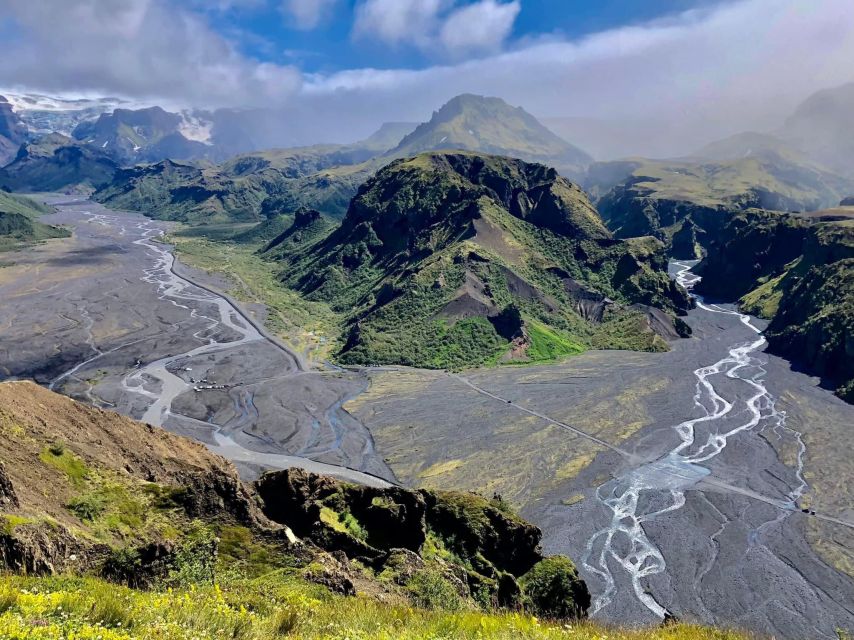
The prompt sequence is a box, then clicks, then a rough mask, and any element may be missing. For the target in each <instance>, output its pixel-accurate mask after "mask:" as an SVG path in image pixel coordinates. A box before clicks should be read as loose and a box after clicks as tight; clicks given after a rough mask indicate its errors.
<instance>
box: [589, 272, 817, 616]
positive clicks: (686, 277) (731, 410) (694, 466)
mask: <svg viewBox="0 0 854 640" xmlns="http://www.w3.org/2000/svg"><path fill="white" fill-rule="evenodd" d="M674 264H675V266H676V267H677V271H676V273H675V277H676V280H677V281H678V282H679V284H681V285H682V286H684V287H685V288H686V289H688V290H689V291H690V290H691V289H692V288H693V286H694V285H695V284H696V283H697V282H698V281H699V279H700V278H699V276H697V275H695V274H693V273H691V267H692V266H693V265H694V264H696V263H691V262H675V263H674ZM696 302H697V307H698V308H699V309H702V310H703V311H705V312H707V313H710V314H726V315H731V316H736V317H737V318H738V319H739V320H740V321H741V322H742V323H743V324H744V325H745V326H747V327H749V328H750V329H751V331H752V332H753V333H755V334H756V336H757V337H756V339H755V340H753V341H749V342H744V343H738V344H735V345H733V346H732V347H731V348H730V349H729V353H728V355H727V356H726V357H724V358H721V359H720V360H718V361H717V362H715V363H713V364H710V365H708V366H703V367H700V368H699V369H696V370H695V371H694V376H695V377H696V386H695V393H694V397H693V402H694V406H695V407H696V409H697V412H698V413H699V416H698V417H696V418H691V419H690V420H685V421H684V422H681V423H679V424H677V425H675V426H674V427H673V430H674V432H675V433H676V435H677V436H678V440H677V442H678V444H676V446H675V447H674V448H673V449H672V450H671V451H669V452H668V453H667V454H666V455H664V456H663V457H661V458H659V459H657V460H655V461H653V462H650V463H648V464H645V465H643V466H640V467H637V468H634V469H631V470H630V471H628V472H626V473H625V474H623V475H621V476H619V477H617V478H615V479H613V480H611V481H609V482H607V483H605V484H604V485H602V486H600V487H599V488H598V489H597V491H596V498H597V500H598V501H599V502H600V503H601V504H602V505H604V506H605V507H606V508H607V509H608V510H609V511H610V512H611V513H612V518H611V522H610V523H609V525H608V526H607V527H606V528H604V529H601V530H600V531H597V532H596V533H595V534H594V535H593V536H592V537H591V538H590V540H589V541H588V543H587V548H586V553H585V555H584V558H583V564H584V567H585V568H586V569H587V571H589V572H590V573H592V574H593V575H595V576H597V577H599V578H600V579H601V580H602V583H603V590H602V591H601V592H600V593H599V594H598V596H597V597H596V599H595V601H594V602H593V607H592V613H594V614H595V613H596V612H597V611H599V610H601V609H602V608H604V607H606V606H607V605H609V604H611V603H612V601H613V599H614V597H615V595H616V592H617V588H616V581H615V579H614V575H613V571H614V569H612V567H614V566H616V567H618V570H620V571H623V572H625V574H626V575H627V576H628V577H629V579H630V581H631V585H632V588H633V591H634V595H635V596H636V597H637V599H638V600H640V602H641V603H643V605H644V606H645V607H647V608H648V609H649V610H650V611H651V612H652V613H653V614H654V615H656V616H658V617H660V618H664V617H665V616H667V615H668V614H669V613H670V612H668V611H667V610H666V609H665V608H664V607H663V606H662V605H661V604H659V603H658V602H657V601H656V600H655V598H654V597H653V595H652V594H651V593H650V592H649V591H647V590H646V588H645V586H644V584H643V583H642V581H643V580H644V579H645V578H648V577H650V576H652V575H655V574H660V573H663V572H664V571H665V570H666V569H667V564H666V562H665V559H664V556H663V554H662V552H661V550H660V549H658V548H657V547H656V545H655V544H654V543H653V542H652V541H651V540H650V539H649V537H648V536H647V534H646V532H645V531H644V526H643V525H644V523H646V522H649V521H650V520H652V519H654V518H657V517H659V516H662V515H664V514H666V513H669V512H673V511H676V510H678V509H681V508H682V507H683V506H684V505H685V490H686V489H688V488H690V487H694V486H695V485H697V484H698V483H699V482H700V481H703V480H707V479H709V475H710V471H709V469H708V468H707V467H706V466H704V464H705V463H708V462H709V461H711V460H712V459H713V458H715V457H716V456H718V455H720V454H721V452H723V451H724V449H725V448H726V447H727V445H728V444H730V442H731V441H733V440H734V439H735V438H737V437H738V436H739V434H741V433H743V432H745V431H750V430H756V429H760V430H762V429H770V430H773V431H774V432H776V433H778V434H780V433H781V432H782V431H784V430H785V431H786V432H787V433H788V435H789V436H790V437H793V438H794V440H795V441H796V442H797V447H798V454H797V467H796V469H795V474H794V477H795V479H796V481H795V484H794V485H793V486H792V487H791V488H790V490H789V491H788V494H787V496H786V498H785V499H783V500H780V499H769V500H768V501H770V502H772V503H776V504H777V506H778V507H779V509H780V514H779V516H778V519H777V521H779V520H781V519H783V518H785V517H786V516H787V515H788V514H789V513H791V512H794V511H796V510H797V509H798V500H799V499H800V498H801V496H802V495H803V492H804V490H805V489H806V487H807V483H806V481H805V480H804V477H803V465H804V453H805V451H806V448H805V446H804V443H803V441H802V439H801V434H800V433H798V432H797V431H794V430H792V429H789V428H788V427H787V426H786V414H785V413H784V412H782V411H779V410H778V409H777V408H776V401H775V398H774V396H773V395H772V393H771V392H770V391H769V390H768V388H767V386H766V384H765V381H764V376H765V374H766V370H765V368H764V366H763V365H764V362H763V360H762V359H761V358H760V356H759V352H760V349H762V347H764V346H765V344H766V341H765V338H764V337H762V335H761V331H760V329H759V328H757V327H756V326H755V325H754V324H753V323H752V321H751V318H750V317H749V316H747V315H744V314H741V313H738V312H737V311H733V310H729V309H724V308H722V307H721V306H719V305H715V304H706V303H705V302H703V300H702V299H699V298H698V299H696ZM721 377H725V378H727V379H729V380H731V381H736V382H737V383H738V385H740V386H742V387H743V388H744V389H745V390H746V392H745V391H743V390H738V393H731V394H727V393H725V392H723V391H720V390H719V389H718V386H716V383H717V381H718V380H719V379H720V378H721ZM700 427H702V428H703V429H702V431H703V433H702V435H700V434H698V431H699V429H700ZM645 494H652V495H653V496H654V499H646V500H644V499H642V498H643V497H644V495H645ZM649 497H650V496H649V495H647V498H649ZM777 521H775V522H777Z"/></svg>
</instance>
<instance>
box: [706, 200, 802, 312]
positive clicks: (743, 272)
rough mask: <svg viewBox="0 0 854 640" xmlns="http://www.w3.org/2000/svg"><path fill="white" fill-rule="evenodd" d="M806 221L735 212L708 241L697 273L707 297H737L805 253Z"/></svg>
mask: <svg viewBox="0 0 854 640" xmlns="http://www.w3.org/2000/svg"><path fill="white" fill-rule="evenodd" d="M807 227H808V223H807V221H806V220H803V219H800V218H796V217H794V216H787V215H781V214H776V213H771V212H764V211H753V212H742V213H739V214H733V215H732V216H731V217H730V219H729V220H728V221H727V223H726V224H725V225H724V226H723V227H722V228H721V229H720V230H719V231H718V232H717V233H716V234H715V235H714V236H713V237H710V238H709V239H708V242H707V255H706V257H705V259H704V260H703V261H702V262H701V263H700V264H699V265H697V267H696V268H695V269H694V272H695V273H696V274H697V275H700V276H703V279H702V280H701V281H700V282H699V283H698V284H697V285H696V286H695V290H696V291H697V293H700V294H702V295H705V296H712V297H718V298H727V299H730V300H734V299H737V298H740V297H741V296H743V295H744V294H745V293H747V292H748V291H750V290H751V289H753V288H755V287H756V283H757V280H758V279H760V278H763V277H764V278H767V277H773V276H775V275H778V274H780V273H781V272H782V270H783V269H784V268H785V266H786V265H787V264H788V263H790V262H791V261H792V260H794V259H796V258H797V257H798V256H800V255H801V254H802V253H803V249H804V241H805V239H806V236H807V234H808V230H807Z"/></svg>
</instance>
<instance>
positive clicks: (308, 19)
mask: <svg viewBox="0 0 854 640" xmlns="http://www.w3.org/2000/svg"><path fill="white" fill-rule="evenodd" d="M337 3H338V0H284V4H283V5H282V8H283V10H284V11H285V13H286V14H287V15H289V16H290V17H291V19H292V20H293V22H294V25H295V26H296V27H297V28H298V29H305V30H310V29H314V28H316V27H317V26H318V25H319V24H320V23H321V22H322V21H323V19H324V18H326V17H327V16H328V15H329V14H330V13H331V11H332V10H333V9H334V7H335V5H336V4H337Z"/></svg>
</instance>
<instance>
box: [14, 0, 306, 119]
mask: <svg viewBox="0 0 854 640" xmlns="http://www.w3.org/2000/svg"><path fill="white" fill-rule="evenodd" d="M0 16H3V20H2V21H0V26H5V31H6V32H7V33H10V34H13V36H14V37H11V38H6V39H5V41H4V52H3V56H0V84H4V85H6V86H10V85H19V86H24V87H35V88H38V89H40V90H43V91H54V92H77V91H89V92H103V93H106V94H113V95H115V94H118V95H124V96H130V97H134V98H142V99H159V100H166V101H171V102H173V103H183V104H196V105H199V106H206V105H223V104H241V105H252V104H254V105H270V104H277V103H283V102H284V101H286V100H287V99H288V98H290V97H292V96H293V95H294V94H295V93H296V92H297V91H298V90H299V87H300V84H301V81H302V78H301V75H300V73H299V72H298V71H297V70H296V69H295V68H292V67H287V66H281V65H275V64H269V63H260V62H258V61H256V60H252V59H250V58H247V57H245V56H243V55H242V54H240V53H239V52H238V51H237V50H236V49H235V48H234V47H233V46H232V45H231V44H230V43H229V42H228V41H227V40H225V39H224V38H223V37H222V36H221V35H219V34H217V33H216V32H214V31H213V30H212V29H211V28H210V27H209V26H208V24H207V23H206V22H205V21H204V20H203V19H202V18H201V17H200V16H199V15H198V14H196V13H193V12H191V11H188V10H184V9H181V8H180V7H178V6H176V5H174V4H171V3H169V2H168V0H63V1H62V2H34V1H32V0H0Z"/></svg>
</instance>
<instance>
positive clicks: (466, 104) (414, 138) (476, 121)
mask: <svg viewBox="0 0 854 640" xmlns="http://www.w3.org/2000/svg"><path fill="white" fill-rule="evenodd" d="M443 149H462V150H466V151H476V152H480V153H484V154H491V155H501V156H509V157H512V158H521V159H522V160H526V161H529V162H541V163H543V164H547V165H549V166H552V167H556V168H557V169H558V171H560V172H561V173H562V174H563V175H566V176H570V177H576V176H580V175H581V174H582V173H583V171H584V169H585V168H586V167H587V166H588V165H589V164H590V163H591V162H593V158H591V157H590V156H589V155H588V154H587V153H585V152H584V151H582V150H581V149H579V148H577V147H574V146H573V145H571V144H569V143H568V142H566V141H565V140H563V139H562V138H560V137H558V136H557V135H555V134H554V133H552V132H551V131H550V130H549V129H547V128H546V127H545V126H543V125H542V124H541V123H540V122H539V121H538V120H537V119H536V118H535V117H534V116H532V115H531V114H530V113H528V112H527V111H525V110H524V109H522V108H521V107H511V106H510V105H509V104H507V103H506V102H504V100H502V99H501V98H490V97H484V96H477V95H472V94H462V95H459V96H456V97H455V98H452V99H451V100H450V101H448V102H447V103H446V104H445V105H443V106H442V108H441V109H439V110H438V111H436V112H434V113H433V116H432V118H430V120H429V121H428V122H425V123H423V124H420V125H418V127H417V128H416V129H415V130H414V131H413V132H412V133H410V134H409V135H407V136H406V137H405V138H403V140H401V141H400V144H398V146H397V147H395V148H394V149H392V150H391V151H390V152H389V154H388V155H390V156H392V157H396V158H400V157H409V156H413V155H416V154H418V153H422V152H425V151H439V150H443Z"/></svg>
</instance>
